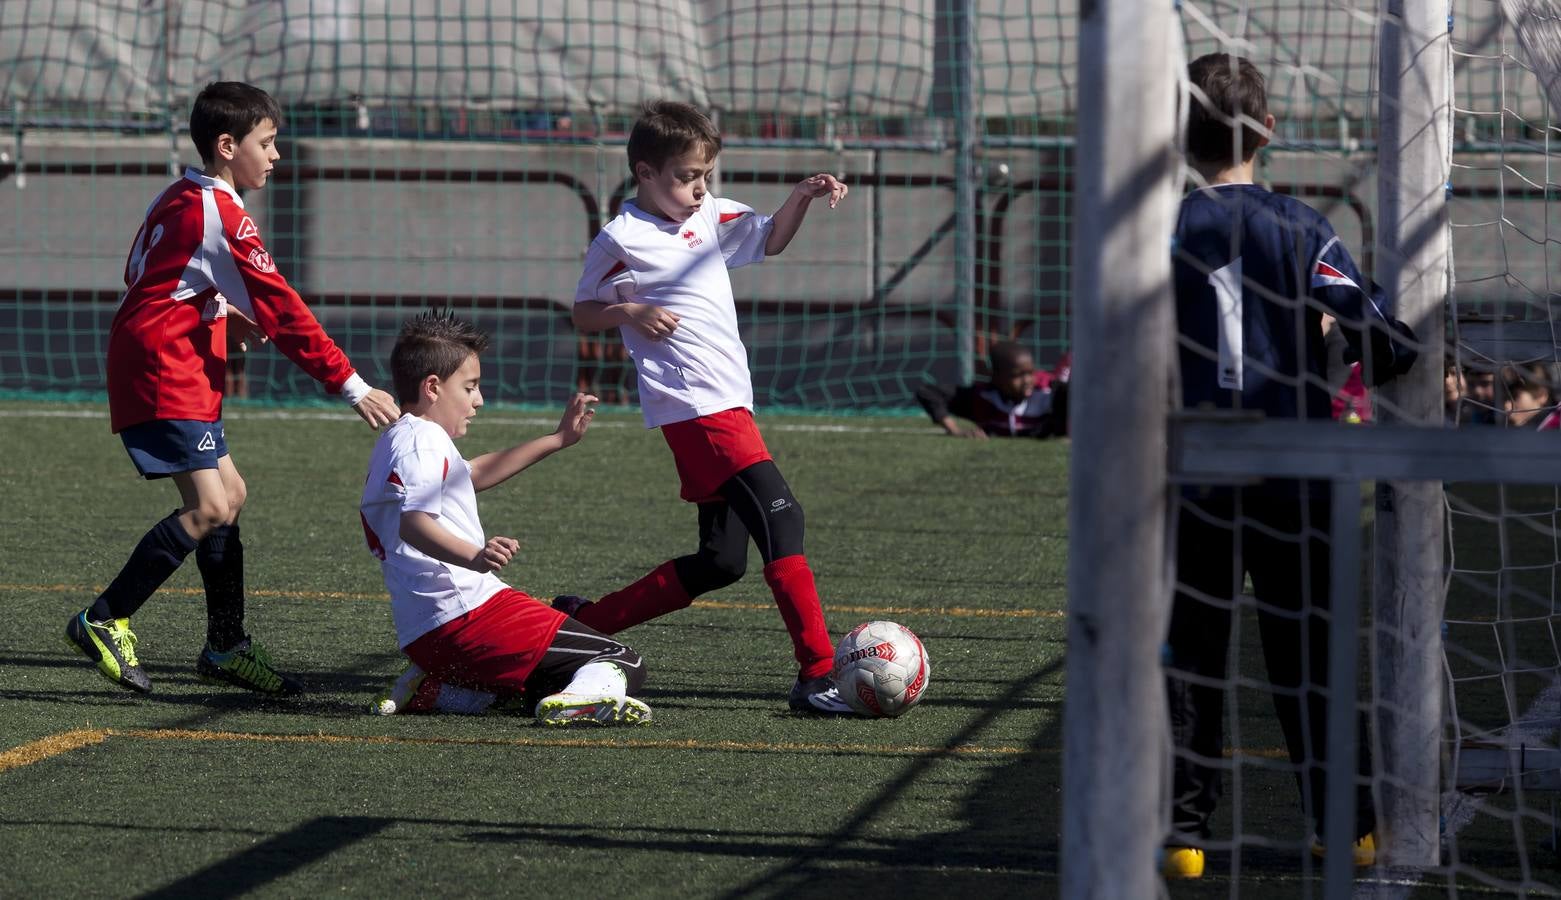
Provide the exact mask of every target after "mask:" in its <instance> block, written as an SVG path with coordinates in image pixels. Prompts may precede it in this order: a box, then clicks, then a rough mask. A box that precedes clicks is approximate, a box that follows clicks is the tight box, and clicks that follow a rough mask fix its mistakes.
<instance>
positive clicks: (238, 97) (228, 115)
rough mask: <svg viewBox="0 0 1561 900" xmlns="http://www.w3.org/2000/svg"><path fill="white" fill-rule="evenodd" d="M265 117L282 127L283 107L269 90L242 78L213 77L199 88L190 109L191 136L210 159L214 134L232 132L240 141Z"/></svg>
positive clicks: (218, 135) (207, 158)
mask: <svg viewBox="0 0 1561 900" xmlns="http://www.w3.org/2000/svg"><path fill="white" fill-rule="evenodd" d="M266 119H270V120H271V122H272V124H274V125H275V126H276V127H278V128H281V127H282V108H281V107H280V106H278V105H277V102H276V100H274V99H272V97H271V95H270V94H268V93H266V92H265V91H263V90H261V89H260V88H257V87H255V86H254V85H252V84H245V83H244V82H242V81H213V82H212V83H211V84H208V85H206V87H204V88H202V89H201V92H200V94H198V95H197V96H196V97H195V106H194V107H193V108H191V109H190V140H191V141H192V142H194V144H195V149H196V150H199V151H200V154H201V159H202V160H203V161H204V162H207V163H210V162H211V161H212V160H214V159H215V158H216V155H217V154H216V143H217V138H219V137H221V136H222V135H224V134H231V135H233V139H234V140H235V141H242V140H243V139H244V136H245V135H247V134H249V133H250V132H251V131H254V130H255V126H256V125H259V124H260V123H261V122H262V121H264V120H266Z"/></svg>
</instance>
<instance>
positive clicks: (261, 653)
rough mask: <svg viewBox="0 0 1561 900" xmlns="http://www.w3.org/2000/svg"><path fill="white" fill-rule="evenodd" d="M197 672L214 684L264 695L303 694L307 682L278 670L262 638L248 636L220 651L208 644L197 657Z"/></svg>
mask: <svg viewBox="0 0 1561 900" xmlns="http://www.w3.org/2000/svg"><path fill="white" fill-rule="evenodd" d="M195 674H197V675H199V676H200V678H201V680H202V681H206V682H210V683H212V684H231V685H233V686H235V687H241V688H244V689H246V690H251V691H255V692H257V693H261V694H274V695H278V696H280V695H289V694H300V693H303V689H304V688H303V685H302V684H299V683H298V682H297V681H295V680H293V679H291V678H288V677H287V676H286V675H283V674H282V673H281V672H278V671H277V670H276V666H275V665H273V664H272V662H271V654H269V653H267V652H266V648H264V647H262V646H260V642H259V641H252V640H250V639H249V638H247V637H246V638H244V639H243V640H242V641H239V642H238V644H237V645H236V646H234V647H233V649H231V650H227V651H223V652H220V653H219V652H217V651H216V650H213V649H211V645H210V644H207V645H206V646H205V648H204V649H202V650H201V655H200V656H199V657H198V658H197V659H196V660H195Z"/></svg>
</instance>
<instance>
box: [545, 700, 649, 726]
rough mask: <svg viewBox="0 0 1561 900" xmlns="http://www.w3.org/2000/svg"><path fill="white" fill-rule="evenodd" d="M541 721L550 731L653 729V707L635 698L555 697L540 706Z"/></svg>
mask: <svg viewBox="0 0 1561 900" xmlns="http://www.w3.org/2000/svg"><path fill="white" fill-rule="evenodd" d="M537 718H538V719H539V720H540V721H541V722H542V724H543V725H547V726H550V727H572V726H580V725H649V724H650V719H651V715H650V707H649V706H646V705H645V704H644V703H642V702H641V701H639V700H636V699H634V698H633V697H613V696H602V695H597V696H591V695H587V694H552V695H549V696H547V697H543V698H542V700H541V702H539V703H538V704H537Z"/></svg>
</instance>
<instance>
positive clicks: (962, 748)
mask: <svg viewBox="0 0 1561 900" xmlns="http://www.w3.org/2000/svg"><path fill="white" fill-rule="evenodd" d="M110 737H127V738H136V739H138V740H149V741H250V742H258V743H273V744H377V745H392V746H406V747H452V746H454V747H542V748H552V749H592V748H596V749H603V750H715V751H724V752H733V753H850V754H855V755H874V756H1022V755H1024V754H1027V753H1035V752H1043V751H1035V750H1032V749H1030V748H1026V747H1012V746H988V747H983V746H979V745H975V744H959V745H956V746H953V747H919V746H905V747H897V746H895V745H893V744H826V743H809V742H800V741H700V740H694V739H683V740H670V739H669V740H656V739H651V738H602V739H595V740H593V739H590V738H565V737H552V738H545V737H527V736H519V737H506V738H439V737H397V736H395V735H388V734H324V733H316V734H286V733H282V734H264V733H259V732H252V731H200V730H189V729H182V728H85V729H78V730H75V731H65V732H61V733H59V734H53V735H50V736H48V737H45V738H40V739H38V740H36V741H31V742H29V743H26V744H22V745H21V746H19V747H13V748H12V749H10V750H6V751H4V752H0V772H4V771H6V770H8V769H19V768H21V767H22V766H27V765H31V764H32V763H35V762H41V761H42V760H45V759H48V758H49V757H52V756H58V755H60V754H61V753H68V752H70V751H72V750H75V749H77V748H80V747H86V746H89V745H92V744H101V743H103V742H104V741H105V740H107V739H108V738H110Z"/></svg>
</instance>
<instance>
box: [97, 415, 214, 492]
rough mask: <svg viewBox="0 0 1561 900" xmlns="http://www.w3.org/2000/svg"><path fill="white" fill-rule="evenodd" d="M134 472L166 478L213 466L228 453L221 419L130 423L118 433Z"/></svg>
mask: <svg viewBox="0 0 1561 900" xmlns="http://www.w3.org/2000/svg"><path fill="white" fill-rule="evenodd" d="M119 439H120V440H122V441H124V442H125V450H126V451H127V452H129V454H130V461H131V462H133V463H135V466H136V471H138V472H140V473H141V476H142V477H143V478H167V477H168V476H169V475H174V474H177V473H179V472H193V471H195V470H196V469H215V468H217V460H219V459H221V458H223V457H224V456H227V455H228V442H227V441H226V440H224V439H223V434H222V420H221V419H218V420H217V421H215V422H196V421H193V420H191V419H159V420H157V421H153V422H142V423H141V424H140V425H132V426H130V427H129V428H126V429H125V430H124V431H121V432H120V433H119Z"/></svg>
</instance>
